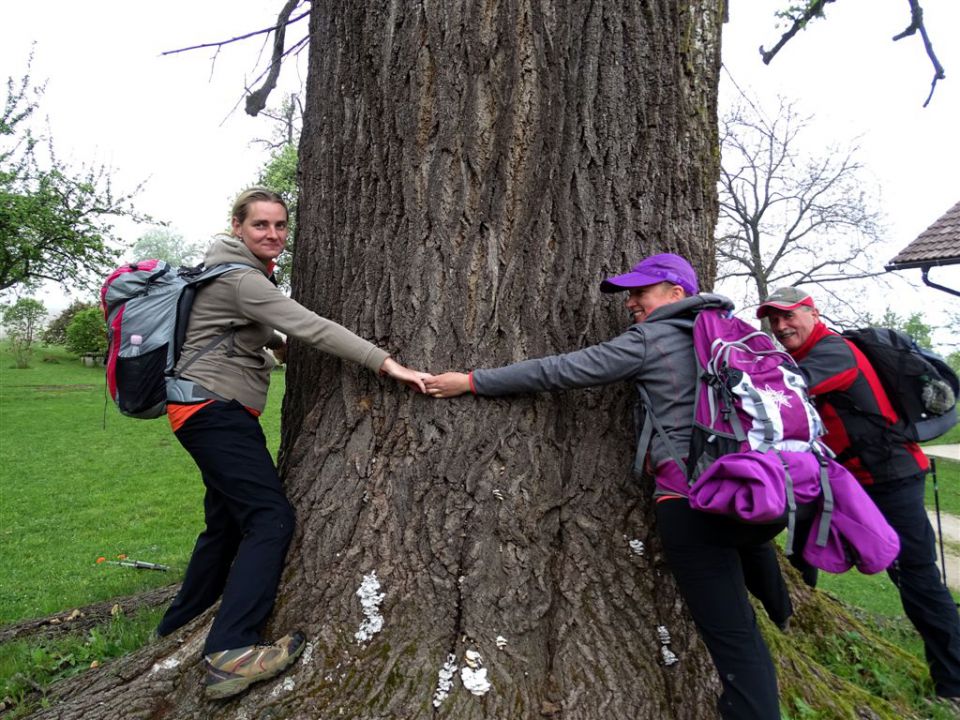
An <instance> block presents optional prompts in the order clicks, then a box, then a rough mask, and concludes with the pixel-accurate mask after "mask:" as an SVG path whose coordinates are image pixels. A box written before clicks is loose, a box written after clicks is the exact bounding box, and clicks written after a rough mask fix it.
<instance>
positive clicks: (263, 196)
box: [230, 187, 290, 224]
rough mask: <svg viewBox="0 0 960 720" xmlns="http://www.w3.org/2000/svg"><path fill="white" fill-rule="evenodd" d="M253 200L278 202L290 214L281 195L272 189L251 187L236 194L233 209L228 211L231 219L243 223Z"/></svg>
mask: <svg viewBox="0 0 960 720" xmlns="http://www.w3.org/2000/svg"><path fill="white" fill-rule="evenodd" d="M255 202H273V203H279V204H280V205H282V206H283V211H284V212H285V213H287V215H289V214H290V210H289V208H287V201H286V200H284V199H283V196H282V195H280V194H279V193H275V192H274V191H273V190H267V188H262V187H252V188H248V189H246V190H244V191H243V192H242V193H240V195H238V196H237V199H236V201H235V202H234V203H233V210H232V211H231V212H230V217H231V219H236V221H237V222H239V223H240V224H243V221H244V220H246V219H247V214H248V213H249V212H250V206H251V205H253V203H255Z"/></svg>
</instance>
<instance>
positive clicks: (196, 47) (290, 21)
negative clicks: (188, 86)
mask: <svg viewBox="0 0 960 720" xmlns="http://www.w3.org/2000/svg"><path fill="white" fill-rule="evenodd" d="M290 2H293V0H287V4H289V3H290ZM294 6H296V3H294ZM285 9H286V7H284V10H285ZM291 10H292V8H291ZM287 14H288V15H289V11H288V13H287ZM280 15H281V16H282V15H283V11H282V10H281V11H280ZM308 15H310V11H309V10H307V11H306V12H304V13H301V14H300V15H297V16H296V17H295V18H289V19H288V20H287V21H286V22H285V23H284V24H285V25H293V24H294V23H296V22H299V21H300V20H303V18H305V17H307V16H308ZM277 22H278V23H279V22H280V20H279V17H278V19H277ZM276 29H277V26H276V25H271V26H270V27H267V28H263V29H262V30H254V31H253V32H248V33H247V34H245V35H238V36H237V37H233V38H230V39H229V40H219V41H217V42H210V43H202V44H200V45H191V46H190V47H183V48H177V49H176V50H164V51H163V52H162V53H160V54H161V55H176V54H177V53H183V52H190V51H191V50H204V49H206V48H217V49H218V50H219V49H220V48H222V47H224V46H225V45H230V44H231V43H235V42H240V41H241V40H249V39H250V38H252V37H256V36H257V35H264V34H266V33H271V32H273V31H274V30H276Z"/></svg>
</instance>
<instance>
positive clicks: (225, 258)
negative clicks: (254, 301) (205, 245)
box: [203, 235, 270, 277]
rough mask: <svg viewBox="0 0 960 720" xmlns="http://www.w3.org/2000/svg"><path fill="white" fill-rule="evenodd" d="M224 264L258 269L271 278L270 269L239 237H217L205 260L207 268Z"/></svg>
mask: <svg viewBox="0 0 960 720" xmlns="http://www.w3.org/2000/svg"><path fill="white" fill-rule="evenodd" d="M224 263H240V264H242V265H249V266H250V267H252V268H256V269H257V270H259V271H260V272H262V273H263V274H264V275H266V276H267V277H270V270H269V268H268V267H267V266H266V265H265V264H264V263H263V261H262V260H260V259H259V258H258V257H257V256H256V255H254V254H253V252H252V251H251V250H250V248H248V247H247V246H246V245H245V244H244V243H243V240H241V239H240V238H238V237H233V236H232V235H217V236H215V237H214V240H213V243H212V244H211V245H210V248H209V249H208V250H207V254H206V255H205V256H204V258H203V264H204V265H205V266H206V267H212V266H214V265H223V264H224Z"/></svg>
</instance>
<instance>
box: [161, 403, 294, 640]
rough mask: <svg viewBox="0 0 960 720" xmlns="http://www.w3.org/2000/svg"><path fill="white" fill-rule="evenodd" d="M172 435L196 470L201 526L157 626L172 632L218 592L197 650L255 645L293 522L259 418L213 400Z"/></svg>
mask: <svg viewBox="0 0 960 720" xmlns="http://www.w3.org/2000/svg"><path fill="white" fill-rule="evenodd" d="M176 435H177V439H178V440H179V441H180V444H181V445H183V447H184V448H186V450H187V452H189V453H190V455H191V456H192V457H193V459H194V461H195V462H196V463H197V467H199V468H200V473H201V475H202V476H203V484H204V485H205V486H206V489H207V491H206V495H205V496H204V499H203V508H204V516H205V520H206V529H205V530H204V531H203V532H202V533H201V534H200V536H199V537H198V538H197V543H196V545H195V546H194V549H193V555H192V556H191V557H190V563H189V565H188V566H187V572H186V576H185V577H184V580H183V586H182V587H181V588H180V592H178V593H177V596H176V598H174V600H173V603H172V604H171V605H170V608H169V609H168V610H167V612H166V614H165V615H164V617H163V620H162V621H161V622H160V626H159V627H158V628H157V632H158V634H160V635H166V634H168V633H171V632H173V631H174V630H176V629H177V628H179V627H181V626H182V625H185V624H186V623H188V622H190V621H191V620H193V619H194V618H195V617H197V616H198V615H199V614H200V613H202V612H203V611H204V610H206V609H207V608H209V607H210V606H211V605H213V604H214V603H215V602H216V601H217V600H218V599H219V598H220V596H221V595H222V596H223V600H222V602H221V604H220V609H219V611H218V612H217V616H216V618H215V619H214V621H213V626H212V627H211V629H210V634H209V635H208V636H207V641H206V645H205V646H204V653H205V654H210V653H214V652H217V651H219V650H229V649H232V648H238V647H243V646H246V645H254V644H257V643H259V642H260V641H261V637H260V632H261V630H262V628H263V625H264V623H265V622H266V620H267V617H268V616H269V615H270V611H271V610H272V609H273V603H274V599H275V597H276V593H277V585H278V584H279V582H280V574H281V572H282V570H283V561H284V557H285V556H286V553H287V547H288V546H289V544H290V539H291V537H292V536H293V528H294V514H293V509H292V508H291V507H290V503H289V502H288V501H287V498H286V495H285V494H284V491H283V487H282V486H281V484H280V478H279V477H278V476H277V470H276V467H274V464H273V458H271V457H270V452H269V451H268V450H267V444H266V439H265V438H264V435H263V431H262V430H261V428H260V423H259V421H258V420H257V418H255V417H254V416H253V415H251V414H250V413H249V412H247V410H245V409H244V407H243V406H242V405H240V404H239V403H237V402H229V403H227V402H213V403H211V404H210V405H208V406H206V407H204V408H203V409H202V410H200V411H198V412H197V413H196V414H195V415H193V416H192V417H191V418H190V419H189V420H187V422H186V423H184V424H183V426H182V427H181V428H180V429H179V430H178V431H177V433H176Z"/></svg>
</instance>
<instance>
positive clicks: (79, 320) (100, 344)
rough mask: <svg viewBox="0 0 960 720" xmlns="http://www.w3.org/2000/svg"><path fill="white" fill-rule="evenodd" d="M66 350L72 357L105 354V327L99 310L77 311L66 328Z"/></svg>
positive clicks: (93, 308)
mask: <svg viewBox="0 0 960 720" xmlns="http://www.w3.org/2000/svg"><path fill="white" fill-rule="evenodd" d="M67 350H69V351H70V352H72V353H73V354H74V355H103V354H105V353H106V352H107V325H106V323H105V322H104V320H103V313H101V312H100V308H96V307H92V308H87V309H86V310H81V311H79V312H78V313H77V314H76V315H74V317H73V320H72V321H71V322H70V325H68V326H67Z"/></svg>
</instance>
